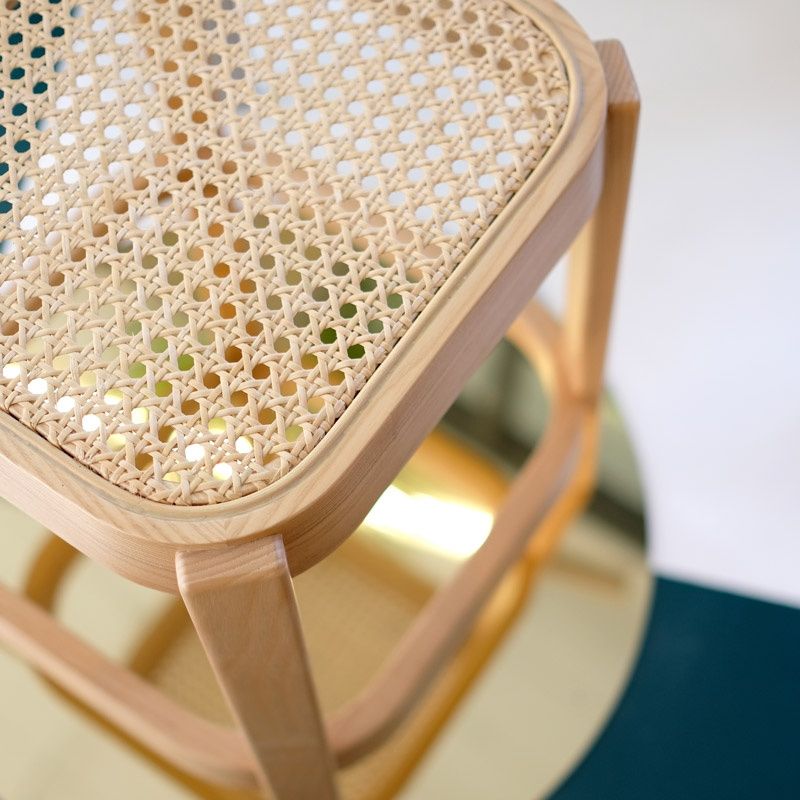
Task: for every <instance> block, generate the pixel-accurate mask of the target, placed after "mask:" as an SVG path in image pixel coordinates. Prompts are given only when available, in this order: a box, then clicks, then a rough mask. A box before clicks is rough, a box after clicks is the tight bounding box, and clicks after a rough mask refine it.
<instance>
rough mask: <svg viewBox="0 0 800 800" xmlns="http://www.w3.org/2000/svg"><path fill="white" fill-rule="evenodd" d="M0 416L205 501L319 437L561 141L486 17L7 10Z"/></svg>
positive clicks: (547, 84) (489, 13)
mask: <svg viewBox="0 0 800 800" xmlns="http://www.w3.org/2000/svg"><path fill="white" fill-rule="evenodd" d="M3 2H4V3H5V5H4V7H3V8H2V9H0V41H2V43H3V45H2V47H3V50H2V62H0V113H2V120H1V121H0V122H1V123H2V132H1V133H0V173H1V174H0V185H1V186H2V189H1V190H0V230H1V231H2V233H0V240H2V241H0V312H1V315H2V316H1V318H0V324H1V328H0V330H1V331H2V335H0V349H1V350H2V364H3V367H2V378H1V379H0V407H2V408H3V409H4V410H5V411H7V412H8V413H10V414H11V415H13V416H14V417H16V418H17V419H18V420H20V421H21V422H22V423H23V424H25V425H26V426H28V427H30V428H32V429H33V430H34V431H36V432H38V433H39V434H40V435H42V436H43V437H45V438H46V439H47V440H48V441H49V442H51V443H52V444H53V445H55V446H56V447H59V448H61V449H62V450H64V451H66V452H67V453H69V454H71V455H72V456H73V457H74V458H76V459H77V460H78V461H80V462H81V463H83V464H85V465H86V466H88V467H90V468H91V469H93V470H95V471H96V472H98V473H99V474H100V475H102V476H103V477H105V478H107V479H108V480H109V481H111V482H113V483H114V484H117V485H118V486H121V487H124V488H125V489H127V490H129V491H131V492H133V493H135V494H138V495H143V496H146V497H149V498H151V499H153V500H156V501H160V502H164V503H172V504H206V503H215V502H220V501H224V500H228V499H233V498H237V497H241V496H243V495H246V494H249V493H251V492H253V491H256V490H258V489H260V488H263V487H265V486H267V485H269V484H270V483H272V482H273V481H275V480H276V479H277V478H279V477H281V476H283V475H285V474H286V473H287V472H289V470H291V469H292V468H293V467H294V466H295V465H296V464H298V463H299V462H300V461H301V460H302V458H303V457H304V456H306V455H307V454H308V453H309V452H310V451H311V450H312V449H313V448H314V446H315V445H316V444H317V443H318V442H319V441H320V439H321V438H322V437H323V436H324V434H325V433H326V432H327V431H328V430H330V428H331V426H332V425H333V424H334V422H335V420H336V419H337V418H339V417H340V416H341V414H342V413H343V411H344V410H345V409H346V408H347V406H348V404H349V403H350V402H351V401H352V400H353V398H354V397H355V395H356V393H357V392H358V391H359V390H360V389H361V388H362V387H363V385H364V383H365V382H366V381H367V380H368V379H369V378H370V376H371V375H372V374H373V373H374V372H375V370H376V368H377V367H378V366H379V365H380V363H381V362H382V361H383V359H384V358H385V357H386V355H387V354H388V353H389V352H390V351H391V349H392V347H393V346H394V345H395V344H396V343H397V342H398V340H399V339H400V338H401V337H402V336H403V334H404V333H405V332H406V331H407V330H408V328H409V326H410V325H411V323H412V321H413V320H414V319H415V317H416V316H417V315H418V314H419V313H420V312H421V311H422V309H423V308H424V307H425V305H426V304H427V303H428V301H429V300H430V299H431V297H432V296H433V295H434V293H435V292H436V290H437V289H438V288H439V287H441V285H442V284H443V282H444V281H445V280H447V278H448V276H449V275H450V274H451V273H452V271H453V270H454V269H455V268H456V266H457V265H458V263H459V262H460V261H461V260H463V258H464V256H465V255H466V254H467V253H468V251H469V250H470V248H471V247H472V246H473V245H474V243H475V242H476V241H477V240H478V239H479V237H480V236H481V235H482V234H483V233H484V232H485V231H486V230H487V228H488V226H489V225H490V223H491V222H492V220H493V219H495V218H496V216H497V214H498V213H499V211H500V210H501V209H502V208H503V206H504V205H505V204H506V203H507V202H508V200H509V199H510V198H511V197H512V196H513V194H514V193H515V192H516V191H517V190H518V189H519V188H520V186H521V185H522V183H523V181H524V180H526V178H527V177H528V176H529V175H530V173H531V171H532V170H533V169H534V168H535V167H536V165H537V164H538V163H539V162H540V160H541V158H542V156H543V155H544V153H545V152H546V151H547V149H548V148H549V147H550V145H551V144H552V143H553V141H554V139H555V138H556V136H557V135H558V132H559V130H560V127H561V125H562V123H563V120H564V117H565V114H566V105H567V94H568V92H567V89H568V86H567V79H566V76H565V72H564V67H563V65H562V62H561V59H560V57H559V55H558V53H557V51H556V49H555V46H554V45H553V44H552V42H550V41H549V40H548V38H547V37H546V36H545V35H544V34H543V33H542V32H541V31H540V30H539V29H538V28H537V27H536V26H535V25H534V24H533V22H531V21H530V20H529V19H528V18H527V17H525V16H523V15H521V14H520V13H518V12H515V11H513V10H512V9H511V8H510V7H509V6H507V5H505V4H504V3H502V2H498V0H401V1H400V2H384V1H383V0H378V2H375V1H374V0H328V2H327V3H325V2H313V1H312V0H300V2H288V1H287V0H263V2H262V0H221V2H220V0H213V2H212V1H211V0H209V1H208V2H206V1H205V0H204V2H203V3H195V2H191V0H190V2H186V3H181V2H178V1H176V0H165V1H164V2H160V1H159V0H131V1H130V2H129V1H128V0H113V2H111V1H110V0H106V1H105V2H100V0H86V2H81V3H80V4H78V5H76V4H74V3H72V2H67V0H35V2H33V1H31V0H27V1H26V0H3Z"/></svg>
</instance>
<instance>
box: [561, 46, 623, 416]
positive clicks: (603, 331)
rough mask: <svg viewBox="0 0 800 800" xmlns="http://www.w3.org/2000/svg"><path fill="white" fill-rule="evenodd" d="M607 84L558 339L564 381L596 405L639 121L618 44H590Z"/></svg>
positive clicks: (600, 386)
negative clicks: (590, 205) (590, 209)
mask: <svg viewBox="0 0 800 800" xmlns="http://www.w3.org/2000/svg"><path fill="white" fill-rule="evenodd" d="M595 46H596V47H597V52H598V54H599V55H600V60H601V62H602V63H603V69H604V70H605V74H606V82H607V84H608V116H607V118H606V131H605V166H604V171H603V190H602V193H601V195H600V200H599V201H598V203H597V207H596V208H595V211H594V214H593V216H592V218H591V219H590V220H589V222H588V223H586V226H585V227H584V229H583V230H582V231H581V233H580V235H579V236H578V238H577V239H576V240H575V244H574V245H573V248H572V254H571V258H570V274H569V292H568V297H567V313H566V316H565V320H564V336H565V345H566V348H567V362H568V370H569V380H570V385H571V386H572V389H573V391H574V392H575V393H576V395H577V396H578V397H580V398H582V399H585V400H589V401H590V402H594V401H596V400H597V399H598V398H599V396H600V393H601V391H602V386H603V360H604V358H605V350H606V340H607V338H608V327H609V320H610V317H611V303H612V300H613V297H614V281H615V279H616V275H617V263H618V262H619V253H620V246H621V244H622V229H623V225H624V222H625V211H626V208H627V203H628V187H629V185H630V177H631V167H632V164H633V151H634V146H635V143H636V129H637V126H638V121H639V93H638V91H637V89H636V84H635V82H634V80H633V75H632V73H631V70H630V66H629V64H628V60H627V58H626V56H625V51H624V50H623V49H622V45H621V44H620V43H619V42H617V41H603V42H596V43H595Z"/></svg>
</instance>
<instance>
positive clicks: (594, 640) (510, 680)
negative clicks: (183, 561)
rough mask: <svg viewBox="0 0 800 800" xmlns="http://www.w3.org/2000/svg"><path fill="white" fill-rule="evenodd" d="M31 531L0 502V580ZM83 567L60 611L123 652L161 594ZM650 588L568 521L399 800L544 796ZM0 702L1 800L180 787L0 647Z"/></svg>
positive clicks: (577, 750)
mask: <svg viewBox="0 0 800 800" xmlns="http://www.w3.org/2000/svg"><path fill="white" fill-rule="evenodd" d="M40 540H41V532H40V531H39V529H38V526H36V525H35V524H34V523H32V522H31V521H30V520H28V519H27V518H25V517H23V516H22V515H20V514H19V513H18V512H16V511H15V510H14V509H12V508H10V507H8V506H6V505H1V506H0V580H3V581H4V582H5V583H6V584H10V585H14V586H16V585H18V584H19V581H20V577H21V575H22V574H23V573H24V569H25V564H26V562H27V561H28V560H29V559H30V558H31V556H32V554H33V552H34V551H35V549H36V544H37V542H38V541H40ZM85 569H86V574H85V576H84V577H85V581H89V582H91V583H92V585H93V587H95V591H94V592H92V593H91V594H90V595H89V596H94V597H102V601H91V600H90V601H87V600H85V599H79V598H78V597H77V596H76V597H70V596H67V597H66V598H65V604H64V606H65V611H64V613H65V616H66V618H67V620H68V621H69V620H71V619H77V618H81V619H83V620H87V619H89V620H92V626H91V627H92V629H93V630H89V631H88V635H89V637H90V638H92V640H93V641H94V642H95V644H96V645H97V646H99V647H101V648H102V649H103V650H105V651H106V652H108V653H110V654H111V655H116V656H122V655H124V653H125V641H126V640H127V639H128V638H129V637H127V636H126V632H127V631H128V630H130V628H131V627H135V626H136V623H137V620H140V619H142V618H144V617H146V616H148V614H149V613H151V612H152V607H153V604H154V603H158V602H160V600H159V599H158V597H154V596H153V595H152V594H151V593H149V592H146V591H144V590H140V589H139V588H138V587H135V586H132V585H131V584H127V583H126V582H125V581H122V580H121V579H118V578H116V577H115V576H112V575H110V574H108V573H106V572H105V571H104V570H102V569H101V568H99V567H92V566H89V567H86V568H85ZM84 588H85V586H84ZM649 595H650V577H649V573H648V571H647V569H646V567H645V566H644V563H643V556H642V553H641V552H640V551H639V549H638V548H636V547H635V546H633V545H631V544H630V543H628V542H627V541H626V540H624V539H622V538H620V537H619V535H618V534H616V533H615V532H614V531H613V530H610V529H609V528H607V527H606V526H604V525H602V524H599V523H597V522H594V521H592V520H590V519H586V518H584V519H582V520H580V521H579V522H578V523H577V524H576V525H575V526H574V527H573V529H572V530H571V531H570V532H569V534H568V535H567V537H566V540H565V542H564V545H563V547H562V549H561V552H560V553H559V555H558V557H557V559H556V560H555V561H554V562H553V564H552V565H551V567H550V568H549V569H548V570H547V571H546V573H545V574H544V575H543V576H542V579H541V581H540V583H539V586H538V589H537V590H536V591H535V593H534V596H533V597H532V599H531V602H530V603H529V605H528V607H527V609H526V611H525V612H524V613H523V615H522V618H521V620H520V621H519V623H518V624H517V626H516V628H515V629H514V630H513V631H512V633H511V635H510V637H509V638H508V639H507V640H506V642H505V644H504V646H503V647H502V648H501V650H500V652H499V653H498V654H497V656H496V657H495V659H494V660H493V661H492V663H491V664H490V667H489V669H488V671H487V672H486V673H485V674H484V676H483V677H482V679H481V680H480V681H479V683H478V685H477V686H476V687H475V689H474V690H473V692H472V693H471V694H470V695H469V697H468V698H467V700H466V701H465V703H464V704H463V705H462V706H461V708H460V709H459V711H458V712H457V714H456V715H455V716H454V717H453V718H452V720H451V721H450V723H449V725H448V727H447V729H446V730H445V731H444V733H443V735H442V736H441V737H440V739H439V740H438V742H437V744H436V745H435V747H434V748H433V749H432V750H431V751H430V753H429V755H428V757H427V758H426V760H425V761H424V762H423V764H422V765H421V767H420V768H419V770H418V772H417V773H416V775H415V777H414V778H413V779H412V781H411V782H410V783H409V784H408V786H407V787H406V789H405V790H404V791H403V793H402V795H401V797H402V800H428V798H430V799H431V800H434V799H437V800H438V798H451V797H452V798H456V797H457V798H459V800H470V798H474V799H475V800H478V798H480V800H485V799H486V798H502V800H516V798H519V799H520V800H522V798H525V799H526V800H528V799H529V798H531V797H542V796H545V794H546V793H547V791H548V790H549V789H550V788H552V787H553V785H554V784H555V783H557V782H558V780H559V779H560V778H561V777H562V776H563V775H564V774H566V773H567V772H568V771H569V770H570V769H571V768H572V766H573V765H574V763H575V762H576V760H577V759H578V758H579V757H580V755H581V754H582V753H583V752H584V751H585V749H586V748H587V747H588V745H589V743H590V742H591V741H592V739H593V738H594V736H595V735H596V733H597V731H598V729H599V728H600V726H601V723H602V720H603V719H605V717H606V716H607V714H608V713H609V710H610V709H611V708H612V707H613V704H614V702H615V699H616V697H617V696H618V694H619V692H620V688H621V686H622V685H623V684H624V682H625V678H626V676H627V674H628V671H629V668H630V665H631V662H632V659H633V657H634V654H635V652H636V650H637V646H638V642H639V639H640V634H641V631H642V629H643V625H644V621H645V618H646V613H647V608H648V605H649ZM82 596H83V597H84V598H85V597H86V594H85V593H84V595H82ZM98 632H102V635H101V634H100V633H98ZM0 709H1V711H0V797H2V798H3V800H101V799H102V800H107V798H115V800H134V798H135V800H142V798H151V799H152V800H178V798H189V797H190V796H191V795H190V794H189V793H188V792H187V791H186V790H185V789H183V788H181V787H179V786H177V785H176V784H174V783H173V782H172V781H170V780H169V779H167V778H165V777H164V776H163V775H161V774H159V773H158V772H157V771H155V770H154V769H153V768H152V767H151V766H149V765H148V764H147V763H146V762H145V761H143V760H142V759H141V758H139V757H138V756H135V755H133V754H132V753H131V752H129V751H128V750H126V748H124V747H123V746H122V745H120V744H119V743H117V742H116V741H115V740H113V739H110V738H108V736H107V735H105V734H103V733H102V732H100V731H99V729H97V728H96V727H94V726H93V725H92V724H91V723H89V722H87V721H86V720H85V719H83V718H82V717H81V716H80V715H79V714H77V713H76V712H75V711H73V710H72V709H71V708H69V707H68V706H66V705H65V704H64V703H63V702H62V701H61V700H59V699H58V698H57V697H56V696H55V695H54V694H53V693H52V692H51V691H50V690H49V689H48V688H47V687H46V686H44V685H43V684H42V683H41V681H40V680H39V679H38V678H37V677H36V676H35V675H33V674H32V673H31V672H30V671H29V670H28V669H27V668H26V667H25V666H24V665H23V664H21V663H19V662H18V661H17V660H16V659H15V658H14V657H12V656H10V655H8V654H6V653H4V652H0Z"/></svg>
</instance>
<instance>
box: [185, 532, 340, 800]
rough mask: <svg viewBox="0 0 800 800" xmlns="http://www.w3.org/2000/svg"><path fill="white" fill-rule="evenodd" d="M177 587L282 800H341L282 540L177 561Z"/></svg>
mask: <svg viewBox="0 0 800 800" xmlns="http://www.w3.org/2000/svg"><path fill="white" fill-rule="evenodd" d="M176 566H177V574H178V585H179V587H180V592H181V595H182V596H183V599H184V601H185V602H186V607H187V609H188V610H189V614H190V616H191V618H192V621H193V622H194V625H195V627H196V628H197V632H198V635H199V636H200V640H201V642H202V643H203V647H204V648H205V651H206V654H207V655H208V658H209V660H210V662H211V665H212V667H213V669H214V672H215V674H216V676H217V680H218V681H219V683H220V686H221V687H222V690H223V691H224V693H225V696H226V698H227V700H228V703H229V705H230V706H231V709H232V711H233V712H234V714H235V716H236V718H237V720H238V722H239V724H240V726H241V728H242V730H243V732H244V733H245V735H246V736H247V739H248V741H249V742H250V745H251V746H252V748H253V752H254V753H255V756H256V759H257V761H258V763H259V765H260V767H261V770H262V772H263V775H262V776H261V782H262V784H264V786H265V788H269V789H271V790H272V793H273V794H274V796H275V798H276V800H305V798H308V799H309V800H311V798H313V800H336V798H337V797H338V793H337V791H336V787H335V782H334V777H333V772H334V768H333V758H332V756H331V753H330V750H329V749H328V745H327V742H326V739H325V733H324V728H323V723H322V718H321V716H320V711H319V705H318V703H317V697H316V692H315V689H314V684H313V681H312V679H311V672H310V669H309V664H308V659H307V656H306V650H305V643H304V641H303V634H302V629H301V627H300V618H299V616H298V613H297V605H296V603H295V596H294V589H293V587H292V579H291V576H290V574H289V570H288V567H287V564H286V556H285V553H284V550H283V542H282V540H281V538H280V536H270V537H266V538H264V539H259V540H257V541H255V542H248V543H246V544H244V545H238V546H236V547H231V548H218V549H213V550H191V551H183V552H180V553H178V555H177V558H176Z"/></svg>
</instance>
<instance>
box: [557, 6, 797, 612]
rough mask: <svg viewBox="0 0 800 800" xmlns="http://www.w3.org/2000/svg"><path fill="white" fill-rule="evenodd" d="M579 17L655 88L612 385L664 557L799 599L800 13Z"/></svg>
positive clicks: (590, 11)
mask: <svg viewBox="0 0 800 800" xmlns="http://www.w3.org/2000/svg"><path fill="white" fill-rule="evenodd" d="M564 5H565V7H566V8H567V10H568V11H570V12H571V13H572V14H573V15H574V16H575V17H576V18H577V19H578V20H579V21H580V23H581V24H582V25H583V26H584V28H585V29H586V30H587V32H588V33H589V35H590V36H591V37H592V38H595V39H599V38H619V39H621V40H622V41H623V42H624V44H625V47H626V49H627V51H628V55H629V57H630V60H631V63H632V65H633V68H634V72H635V74H636V77H637V82H638V84H639V88H640V91H641V95H642V102H643V105H642V118H641V128H640V140H639V150H638V154H637V160H636V165H635V174H634V187H633V193H632V197H631V208H630V214H629V217H628V229H627V235H626V242H625V249H624V255H623V264H622V272H621V276H620V285H619V294H618V299H617V306H616V311H615V319H614V325H613V331H612V340H611V351H610V362H609V372H608V381H609V384H610V386H611V389H612V391H614V393H615V394H616V397H617V400H618V402H619V404H620V406H621V407H622V411H623V414H624V416H625V418H626V421H627V424H628V426H629V432H630V434H631V437H632V439H633V445H634V449H635V451H636V453H637V456H638V459H639V465H640V469H641V474H642V478H643V482H644V492H645V503H646V514H647V518H648V536H649V539H648V545H649V551H650V559H651V563H652V565H653V567H654V569H655V571H656V572H657V573H658V574H662V575H667V576H673V577H677V578H681V579H685V580H690V581H695V582H697V583H702V584H706V585H711V586H716V587H720V588H725V589H729V590H733V591H738V592H742V593H744V594H750V595H755V596H759V597H763V598H767V599H773V600H778V601H781V602H786V603H791V604H794V605H798V606H800V201H799V200H798V193H799V192H800V155H799V154H798V150H800V45H798V41H797V35H798V34H797V31H798V30H800V3H798V2H796V0H794V1H792V0H762V2H758V3H754V2H751V1H749V0H748V2H744V1H743V0H692V2H688V0H683V1H682V2H680V1H678V2H665V1H663V0H658V1H657V2H656V0H603V2H598V0H566V2H565V3H564Z"/></svg>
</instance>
